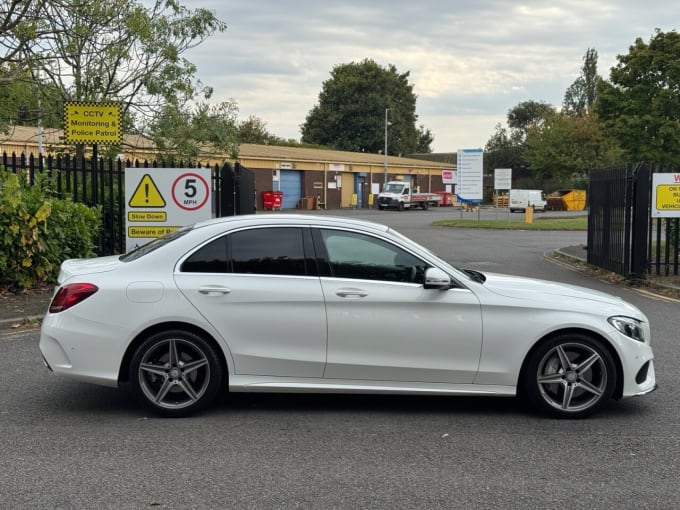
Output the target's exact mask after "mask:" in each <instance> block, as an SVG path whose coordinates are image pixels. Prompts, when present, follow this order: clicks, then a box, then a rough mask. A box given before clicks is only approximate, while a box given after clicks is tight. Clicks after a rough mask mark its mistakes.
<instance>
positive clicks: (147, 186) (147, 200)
mask: <svg viewBox="0 0 680 510" xmlns="http://www.w3.org/2000/svg"><path fill="white" fill-rule="evenodd" d="M144 195H146V203H147V204H148V203H149V184H148V183H146V184H144Z"/></svg>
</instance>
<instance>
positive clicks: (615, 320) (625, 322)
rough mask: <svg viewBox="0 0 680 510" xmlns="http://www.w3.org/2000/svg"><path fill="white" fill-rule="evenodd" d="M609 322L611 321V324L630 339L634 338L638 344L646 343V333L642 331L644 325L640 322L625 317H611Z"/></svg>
mask: <svg viewBox="0 0 680 510" xmlns="http://www.w3.org/2000/svg"><path fill="white" fill-rule="evenodd" d="M607 320H608V321H609V324H611V325H612V326H614V327H615V328H616V329H618V330H619V331H620V332H621V333H623V334H624V335H626V336H627V337H628V338H632V339H633V340H637V341H638V342H644V341H645V333H644V331H643V330H642V325H641V324H642V323H641V322H640V321H639V320H636V319H633V318H631V317H623V316H617V317H609V319H607Z"/></svg>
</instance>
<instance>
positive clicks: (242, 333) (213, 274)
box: [175, 226, 326, 377]
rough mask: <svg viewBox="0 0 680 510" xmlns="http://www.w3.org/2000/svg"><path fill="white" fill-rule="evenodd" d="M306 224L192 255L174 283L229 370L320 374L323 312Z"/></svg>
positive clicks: (236, 237) (251, 232) (236, 238)
mask: <svg viewBox="0 0 680 510" xmlns="http://www.w3.org/2000/svg"><path fill="white" fill-rule="evenodd" d="M310 250H312V247H311V235H310V230H309V228H308V227H293V226H291V227H258V228H249V229H244V230H240V231H237V232H233V233H229V234H227V235H223V236H221V237H219V238H217V239H214V240H212V241H211V242H209V243H207V244H206V245H204V246H202V247H200V248H199V249H197V250H196V251H195V252H193V253H191V254H190V255H189V256H187V257H186V258H185V260H184V261H183V262H182V263H181V264H180V266H179V271H177V272H176V273H175V282H176V284H177V286H178V287H179V288H180V290H181V291H182V293H183V294H184V295H185V296H186V297H187V299H188V300H189V301H190V302H191V304H192V305H193V306H195V307H196V309H197V310H198V311H199V312H200V313H201V314H202V315H203V317H205V319H206V321H208V322H209V323H210V324H211V325H212V326H213V327H214V328H215V329H217V330H218V331H219V332H220V334H221V335H222V336H223V338H224V339H225V341H226V342H227V344H228V346H229V349H230V351H231V354H232V357H233V361H234V367H235V372H236V373H237V374H243V375H245V374H248V375H272V376H295V377H321V376H322V375H323V369H324V364H325V361H326V312H325V307H324V301H323V294H322V291H321V284H320V281H319V278H318V275H317V271H316V263H315V261H314V260H313V257H312V255H311V251H310Z"/></svg>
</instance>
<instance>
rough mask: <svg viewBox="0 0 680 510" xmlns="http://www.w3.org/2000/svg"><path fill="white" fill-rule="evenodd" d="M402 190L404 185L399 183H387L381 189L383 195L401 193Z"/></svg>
mask: <svg viewBox="0 0 680 510" xmlns="http://www.w3.org/2000/svg"><path fill="white" fill-rule="evenodd" d="M403 189H404V185H403V184H401V183H388V184H387V186H385V187H384V188H383V192H385V193H401V190H403Z"/></svg>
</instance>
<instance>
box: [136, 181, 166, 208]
mask: <svg viewBox="0 0 680 510" xmlns="http://www.w3.org/2000/svg"><path fill="white" fill-rule="evenodd" d="M128 205H129V206H130V207H165V199H164V198H163V195H161V192H160V191H158V187H157V186H156V184H155V183H154V182H153V179H152V178H151V176H150V175H149V174H144V177H142V180H141V181H139V184H138V185H137V189H135V192H134V193H133V194H132V197H131V198H130V201H129V202H128Z"/></svg>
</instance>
